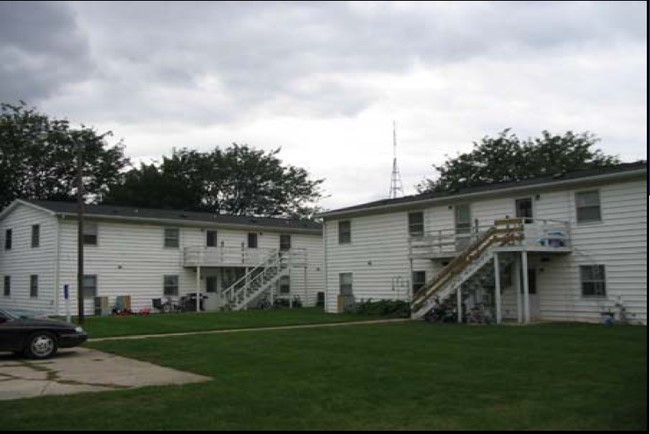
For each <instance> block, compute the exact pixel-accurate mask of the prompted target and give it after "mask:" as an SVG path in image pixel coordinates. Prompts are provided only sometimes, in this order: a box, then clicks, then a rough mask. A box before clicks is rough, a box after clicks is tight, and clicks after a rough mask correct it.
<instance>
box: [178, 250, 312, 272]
mask: <svg viewBox="0 0 650 434" xmlns="http://www.w3.org/2000/svg"><path fill="white" fill-rule="evenodd" d="M278 254H282V256H283V257H284V258H285V259H286V261H287V263H289V262H290V263H291V265H292V266H304V265H306V263H307V251H306V249H290V250H286V251H282V252H280V250H279V249H262V248H258V249H249V248H237V247H205V246H189V247H185V248H184V249H183V266H184V267H255V266H257V265H258V264H260V263H261V262H263V261H264V260H265V259H268V258H269V256H271V255H278Z"/></svg>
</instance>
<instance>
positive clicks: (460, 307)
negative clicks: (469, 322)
mask: <svg viewBox="0 0 650 434" xmlns="http://www.w3.org/2000/svg"><path fill="white" fill-rule="evenodd" d="M460 292H461V290H460V286H459V287H458V288H456V305H457V306H456V307H457V309H456V310H457V312H458V323H459V324H460V323H462V322H463V297H462V296H461V293H460Z"/></svg>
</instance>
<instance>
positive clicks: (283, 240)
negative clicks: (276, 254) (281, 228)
mask: <svg viewBox="0 0 650 434" xmlns="http://www.w3.org/2000/svg"><path fill="white" fill-rule="evenodd" d="M280 250H291V235H280Z"/></svg>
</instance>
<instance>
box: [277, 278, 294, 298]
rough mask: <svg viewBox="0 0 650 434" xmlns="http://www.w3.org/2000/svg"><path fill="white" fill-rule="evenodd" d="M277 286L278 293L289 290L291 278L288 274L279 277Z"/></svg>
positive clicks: (288, 291)
mask: <svg viewBox="0 0 650 434" xmlns="http://www.w3.org/2000/svg"><path fill="white" fill-rule="evenodd" d="M278 286H279V292H280V294H289V293H290V292H291V279H290V278H289V276H282V277H280V282H279V284H278Z"/></svg>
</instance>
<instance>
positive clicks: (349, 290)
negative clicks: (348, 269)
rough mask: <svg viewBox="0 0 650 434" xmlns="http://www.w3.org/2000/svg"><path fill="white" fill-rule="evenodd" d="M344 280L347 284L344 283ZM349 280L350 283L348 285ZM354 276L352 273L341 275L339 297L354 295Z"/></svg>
mask: <svg viewBox="0 0 650 434" xmlns="http://www.w3.org/2000/svg"><path fill="white" fill-rule="evenodd" d="M344 280H345V281H346V282H344ZM347 280H349V281H350V282H349V283H347ZM353 282H354V276H353V274H352V273H339V295H346V296H351V295H354V287H353Z"/></svg>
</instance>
